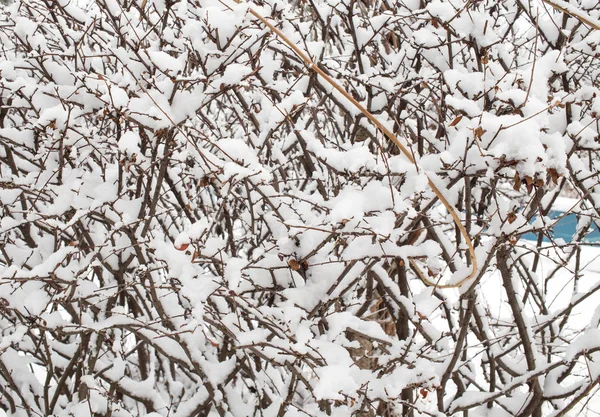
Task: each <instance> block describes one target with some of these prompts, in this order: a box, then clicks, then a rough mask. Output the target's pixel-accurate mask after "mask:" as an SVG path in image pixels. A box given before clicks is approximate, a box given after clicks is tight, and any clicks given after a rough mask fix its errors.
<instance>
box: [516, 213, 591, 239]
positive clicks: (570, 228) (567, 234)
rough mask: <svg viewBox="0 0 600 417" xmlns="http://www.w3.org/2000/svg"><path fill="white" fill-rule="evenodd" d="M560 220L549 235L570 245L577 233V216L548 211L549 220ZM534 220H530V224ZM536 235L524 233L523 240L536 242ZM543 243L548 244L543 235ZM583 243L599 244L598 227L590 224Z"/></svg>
mask: <svg viewBox="0 0 600 417" xmlns="http://www.w3.org/2000/svg"><path fill="white" fill-rule="evenodd" d="M561 216H562V218H561V219H560V220H559V221H558V222H557V223H556V224H555V225H554V226H553V227H552V228H551V229H550V233H551V234H552V238H553V239H558V238H562V239H564V241H565V242H566V243H571V240H573V236H574V235H575V232H576V231H577V215H576V214H575V213H568V214H565V213H563V212H561V211H550V213H548V217H549V218H551V219H556V218H558V217H561ZM535 219H536V218H535V217H534V219H533V220H532V222H533V221H534V220H535ZM537 238H538V233H526V234H524V235H523V239H526V240H534V241H537ZM543 242H550V239H548V237H547V236H545V235H544V238H543ZM583 242H588V243H590V242H600V230H598V226H597V225H596V223H595V222H592V225H591V227H590V232H588V234H587V235H586V236H585V237H584V238H583Z"/></svg>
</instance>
